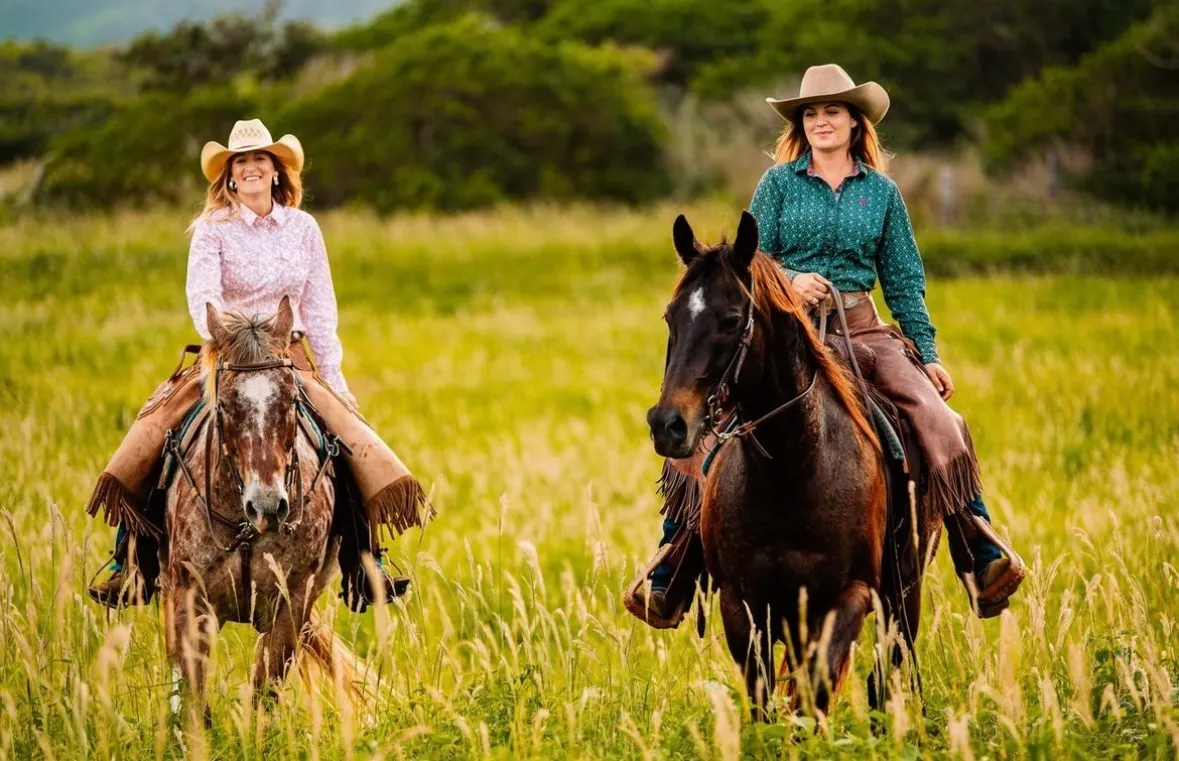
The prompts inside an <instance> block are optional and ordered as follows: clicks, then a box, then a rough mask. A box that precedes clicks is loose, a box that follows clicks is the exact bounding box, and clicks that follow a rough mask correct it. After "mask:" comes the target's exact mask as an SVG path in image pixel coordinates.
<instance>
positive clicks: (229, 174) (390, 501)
mask: <svg viewBox="0 0 1179 761" xmlns="http://www.w3.org/2000/svg"><path fill="white" fill-rule="evenodd" d="M303 158H304V157H303V147H302V145H301V144H300V143H299V141H298V139H296V138H295V136H293V135H284V136H283V137H282V138H280V139H279V140H277V141H275V140H272V139H271V136H270V132H269V130H267V128H266V126H265V125H264V124H263V123H262V122H261V121H259V120H257V119H252V120H249V121H239V122H237V124H236V125H234V128H233V131H232V132H231V133H230V136H229V141H228V146H224V145H221V144H220V143H217V142H215V141H210V142H208V143H206V144H205V146H204V149H203V150H202V151H201V169H202V171H203V173H204V175H205V178H206V179H207V180H208V181H209V183H210V184H209V188H208V193H207V197H206V202H205V208H204V211H203V212H202V213H201V214H200V216H198V217H197V219H196V220H195V221H194V222H193V224H192V226H191V227H190V232H191V233H192V241H191V245H190V247H189V256H188V283H187V292H188V307H189V312H190V314H191V316H192V320H193V325H194V326H195V327H196V330H197V332H198V333H199V334H200V335H201V337H202V338H204V339H205V340H208V339H209V337H210V336H209V331H208V327H207V322H206V303H209V304H212V305H213V307H215V308H216V309H217V310H218V311H219V312H237V313H241V314H243V315H247V316H248V315H253V314H263V315H270V314H274V313H275V312H276V310H277V308H278V306H279V303H280V301H282V298H283V297H284V296H289V297H290V300H291V303H292V305H293V306H294V317H295V322H294V331H293V332H292V334H291V348H290V355H291V359H292V360H293V361H294V362H295V365H296V367H297V369H298V370H299V375H300V377H301V381H302V383H301V385H302V389H303V392H304V393H305V395H306V396H307V397H308V399H309V400H310V402H311V403H312V405H313V406H314V407H315V408H316V410H317V412H318V413H319V416H320V417H321V418H322V422H323V423H324V425H325V427H326V428H327V429H328V432H329V433H330V434H333V435H335V436H337V437H338V438H339V439H340V442H341V444H342V445H343V446H342V454H341V455H340V456H339V457H338V458H337V461H336V471H337V495H339V493H340V489H341V487H342V486H343V487H344V488H345V489H350V490H354V491H355V492H358V493H359V499H358V500H357V501H361V502H363V510H361V511H359V512H361V513H363V514H361V515H354V516H349V520H345V521H339V524H340V526H342V527H343V528H340V527H337V528H338V533H346V534H348V535H349V537H351V538H352V539H353V541H352V542H344V543H343V545H342V548H341V555H340V560H341V566H342V567H343V570H344V572H345V573H344V579H345V580H344V591H345V594H346V596H347V597H348V601H349V603H350V604H351V605H352V606H353V608H354V609H359V608H363V606H365V605H367V604H368V603H371V602H373V601H374V600H375V599H377V598H378V597H383V598H384V599H386V600H391V599H392V598H393V597H396V596H398V595H400V594H402V593H404V592H405V590H406V588H407V587H408V585H409V579H408V578H406V577H404V576H398V577H392V576H390V575H389V574H388V573H387V572H386V571H385V570H384V568H383V566H382V564H381V550H380V548H379V547H378V546H377V538H378V533H377V530H378V528H379V527H380V526H381V525H386V526H388V527H390V528H392V529H394V530H398V531H400V530H404V529H405V528H407V527H408V526H410V525H416V524H418V523H419V520H420V515H419V507H420V505H421V501H422V493H421V489H420V487H419V486H418V483H417V481H416V480H415V479H414V478H413V476H412V475H410V473H409V471H408V469H407V468H406V467H405V465H404V464H403V463H402V462H401V460H400V459H399V458H398V457H397V455H396V454H394V452H393V451H392V450H391V449H390V448H389V447H388V446H387V445H386V444H385V443H384V441H382V440H381V438H380V437H379V436H378V435H377V434H376V433H375V432H374V431H373V430H372V428H370V427H369V425H368V423H367V422H366V421H365V420H364V419H363V418H362V417H361V416H360V414H359V412H357V408H356V399H355V397H354V396H353V395H352V392H351V391H350V390H349V389H348V384H347V383H346V382H345V380H344V375H343V373H342V372H341V370H340V364H341V361H342V359H343V349H342V347H341V344H340V338H339V336H338V335H337V332H336V324H337V313H336V295H335V290H334V288H333V286H332V275H331V269H330V267H329V265H328V259H327V251H326V249H325V246H324V240H323V234H322V233H321V232H320V229H319V225H318V224H317V223H316V221H315V218H314V217H312V216H311V215H310V214H308V213H307V212H305V211H303V210H301V209H300V208H299V206H300V204H301V202H302V199H303V187H302V181H301V178H300V172H301V171H302V168H303ZM308 344H309V346H308ZM198 364H199V363H198ZM198 364H193V365H191V366H189V367H188V368H187V369H183V370H182V369H180V368H178V369H177V372H175V373H173V375H172V377H171V378H169V379H168V380H166V381H165V382H164V383H162V384H161V385H160V386H159V387H158V388H157V389H156V391H155V393H154V394H153V395H152V397H151V399H149V400H148V403H147V404H146V405H145V406H144V407H143V409H142V410H140V412H139V415H138V417H137V419H136V421H135V423H134V424H133V425H132V426H131V429H130V430H129V431H128V433H127V435H126V437H125V438H124V439H123V442H122V444H120V445H119V448H118V449H117V450H116V452H115V454H114V456H113V457H112V458H111V460H110V463H109V464H108V465H107V466H106V468H105V470H104V471H103V474H102V477H101V478H100V479H99V482H98V485H97V487H96V488H95V491H94V495H93V496H92V498H91V500H90V505H89V508H88V510H89V512H90V514H91V515H94V514H95V513H97V511H98V510H99V508H100V507H102V508H105V515H106V518H107V520H108V522H109V523H111V524H112V525H115V524H118V526H119V535H118V538H117V540H116V550H115V554H114V558H115V561H114V572H113V574H112V575H111V576H110V578H109V579H107V580H106V581H105V582H103V583H101V584H98V585H96V586H93V587H91V588H90V595H91V597H93V598H94V599H95V600H96V601H98V602H100V603H102V604H104V605H108V606H111V607H120V606H123V605H128V604H135V603H142V602H146V601H147V600H148V599H150V597H151V595H152V593H153V591H154V570H155V567H156V566H155V563H154V562H153V559H152V555H153V554H154V552H151V551H149V552H146V553H145V552H143V551H142V547H143V546H144V545H145V544H146V545H147V546H148V547H149V548H150V549H152V550H154V547H155V545H154V542H153V540H158V539H159V536H160V531H159V526H158V517H157V518H156V521H155V523H156V524H157V525H153V520H152V519H151V518H150V517H149V516H148V512H149V511H148V509H147V508H148V505H147V503H148V498H149V496H150V495H151V494H152V492H153V488H154V487H155V486H156V484H157V479H158V477H159V473H160V467H161V462H162V461H163V458H164V454H165V452H164V450H165V442H166V439H167V437H168V434H169V432H176V431H178V430H179V428H180V427H181V425H182V424H183V422H184V420H185V419H186V417H187V415H188V414H189V412H190V410H191V409H192V408H193V406H194V404H196V403H197V402H198V401H199V400H200V398H201V393H202V389H201V382H200V380H201V379H200V372H199V366H198ZM341 461H342V462H341ZM341 474H346V476H342V475H341ZM342 477H346V478H347V479H348V484H342V483H341V480H340V479H341V478H342ZM343 501H345V500H341V499H340V498H339V496H337V503H340V502H343ZM132 537H135V538H136V540H137V541H136V542H132V541H130V540H131V538H132ZM137 545H138V546H139V547H140V548H141V549H140V551H138V552H136V553H132V554H130V555H129V553H128V549H129V548H130V547H135V546H137ZM366 553H371V554H372V555H374V556H375V557H376V559H377V563H378V567H380V570H381V576H382V578H383V584H384V587H385V589H384V590H383V591H382V593H381V594H379V595H378V594H374V593H373V590H372V589H371V588H370V584H368V583H367V577H366V576H365V575H364V572H363V567H362V564H361V563H360V558H361V557H362V556H363V555H364V554H366ZM346 555H347V556H348V557H349V562H347V563H346V562H345V556H346ZM137 558H138V559H142V560H143V561H144V562H143V563H141V564H139V565H142V566H143V568H142V569H140V568H137V563H136V560H137Z"/></svg>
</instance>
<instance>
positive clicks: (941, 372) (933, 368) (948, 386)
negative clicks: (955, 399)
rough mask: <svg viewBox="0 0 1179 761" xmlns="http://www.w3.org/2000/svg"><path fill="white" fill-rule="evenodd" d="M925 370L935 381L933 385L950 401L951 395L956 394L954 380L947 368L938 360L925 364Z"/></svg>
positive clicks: (943, 397)
mask: <svg viewBox="0 0 1179 761" xmlns="http://www.w3.org/2000/svg"><path fill="white" fill-rule="evenodd" d="M925 372H926V374H928V375H929V379H930V380H931V381H933V387H934V388H936V389H937V391H938V393H939V394H941V395H942V399H944V400H946V401H947V402H948V401H949V400H950V397H951V396H953V395H954V381H953V379H951V378H950V374H949V373H948V372H946V368H944V367H942V366H941V365H940V364H938V363H937V362H929V363H927V364H926V365H925Z"/></svg>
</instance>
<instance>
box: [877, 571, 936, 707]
mask: <svg viewBox="0 0 1179 761" xmlns="http://www.w3.org/2000/svg"><path fill="white" fill-rule="evenodd" d="M898 594H899V593H898ZM881 605H882V608H883V614H884V623H883V629H884V631H885V633H886V635H888V633H889V630H890V628H891V627H892V624H893V622H894V621H895V622H896V631H897V638H896V639H895V640H892V641H891V645H890V646H888V647H887V652H888V654H889V663H890V665H891V667H892V668H893V669H898V668H900V667H901V666H902V665H904V662H905V652H906V651H907V652H908V653H909V660H910V662H911V663H912V667H913V673H912V679H911V685H910V686H911V687H912V689H913V690H914V691H915V692H917V694H918V695H919V696H920V695H921V693H922V685H921V672H920V669H919V668H918V666H917V630H918V627H919V626H920V623H921V579H920V578H918V579H917V580H916V581H915V582H913V584H912V586H911V587H910V588H909V590H908V593H907V594H906V595H905V598H904V600H903V601H901V602H900V603H898V602H897V601H896V600H895V599H894V598H893V597H891V596H886V597H884V598H882V599H881ZM888 681H889V680H888V676H887V674H886V671H885V667H884V663H883V653H881V652H877V653H876V658H875V664H874V666H873V668H872V673H871V674H869V675H868V705H869V706H870V707H871V708H872V709H873V710H880V709H882V708H883V707H884V704H885V701H887V700H888ZM922 711H924V705H923V706H922Z"/></svg>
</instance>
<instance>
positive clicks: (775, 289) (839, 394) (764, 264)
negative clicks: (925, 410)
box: [676, 238, 880, 449]
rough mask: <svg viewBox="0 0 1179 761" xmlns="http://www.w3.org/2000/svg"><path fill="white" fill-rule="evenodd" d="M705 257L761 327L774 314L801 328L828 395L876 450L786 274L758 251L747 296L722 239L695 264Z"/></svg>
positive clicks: (850, 389)
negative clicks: (725, 274) (729, 278)
mask: <svg viewBox="0 0 1179 761" xmlns="http://www.w3.org/2000/svg"><path fill="white" fill-rule="evenodd" d="M706 257H716V258H719V260H720V263H721V264H722V265H723V266H724V267H725V269H727V270H728V271H729V272H730V273H732V274H733V276H734V277H735V278H736V280H737V283H738V284H739V285H740V287H741V290H742V291H744V292H745V296H746V298H749V299H750V300H751V301H752V302H753V306H754V309H756V310H757V312H758V313H759V314H760V316H761V317H762V319H763V322H764V323H766V324H769V323H770V321H771V318H772V317H773V316H774V314H775V313H781V314H786V315H789V316H791V317H793V318H794V319H795V320H796V321H797V322H798V324H799V326H800V327H801V328H802V336H803V341H805V342H806V345H807V348H808V349H809V350H810V353H811V356H813V357H814V359H815V363H816V364H817V365H818V368H819V372H820V373H822V374H823V378H824V379H825V380H826V381H827V385H828V386H830V387H831V392H832V393H833V394H834V395H835V398H836V399H838V400H839V403H840V404H842V405H843V407H844V409H846V410H847V413H848V415H850V416H851V419H852V423H853V424H854V425H855V428H856V431H857V433H858V434H859V435H860V436H862V437H863V438H864V439H866V440H867V441H868V443H869V444H871V445H872V446H873V447H874V448H876V449H879V448H880V439H879V438H877V436H876V431H875V429H874V428H873V427H872V424H871V423H870V422H868V417H867V415H866V414H865V410H864V405H863V402H861V401H860V398H859V396H858V395H857V393H856V391H855V386H854V381H853V380H852V376H851V373H850V372H849V371H848V369H847V368H846V367H845V366H844V365H843V364H842V363H841V362H839V361H837V360H836V359H835V358H834V356H833V355H832V354H831V352H830V351H828V349H827V347H826V346H824V345H823V344H822V343H820V342H819V336H818V335H817V334H816V333H815V329H814V327H813V326H812V325H811V320H810V317H809V316H808V315H807V312H806V310H805V309H804V308H803V305H802V302H801V301H800V300H799V298H798V295H797V294H796V293H795V292H794V288H793V287H792V286H791V285H790V280H789V279H788V278H787V277H786V273H785V272H784V271H783V270H782V268H781V267H780V266H779V265H778V263H777V262H775V261H774V260H773V259H772V258H770V257H769V256H767V255H766V254H765V253H763V252H761V251H757V252H755V253H754V255H753V261H752V262H751V263H750V265H749V273H750V277H751V279H752V283H753V290H754V293H750V292H749V289H748V288H747V287H746V286H745V282H744V281H743V280H742V279H741V278H740V277H739V276H738V275H737V272H738V266H737V265H735V264H734V263H733V257H734V251H733V246H732V245H731V244H730V243H728V242H727V241H726V240H725V239H724V238H722V239H721V242H720V243H719V244H717V245H715V246H713V247H711V248H708V249H703V250H702V251H701V252H700V255H699V257H698V258H697V261H701V260H702V259H704V258H706ZM691 270H692V268H691V267H689V268H688V269H687V270H685V272H684V274H683V275H682V276H681V278H680V281H679V283H677V284H676V293H677V294H678V293H679V291H680V289H681V288H682V287H683V285H684V282H685V281H686V280H687V278H688V274H689V273H690V272H691Z"/></svg>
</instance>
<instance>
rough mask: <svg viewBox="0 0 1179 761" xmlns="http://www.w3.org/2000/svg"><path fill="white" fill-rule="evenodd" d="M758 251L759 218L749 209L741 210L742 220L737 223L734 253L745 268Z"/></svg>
mask: <svg viewBox="0 0 1179 761" xmlns="http://www.w3.org/2000/svg"><path fill="white" fill-rule="evenodd" d="M756 253H757V220H756V219H754V218H753V215H752V214H750V213H749V212H747V211H743V212H741V222H740V224H738V225H737V239H736V240H735V241H733V254H734V255H735V256H736V260H737V261H738V262H739V263H740V264H741V266H742V267H743V268H745V269H748V268H749V265H750V264H752V263H753V255H754V254H756Z"/></svg>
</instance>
